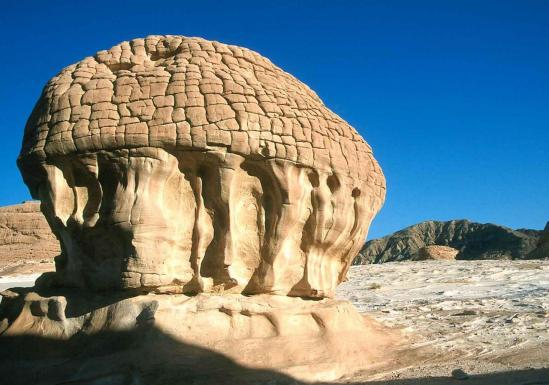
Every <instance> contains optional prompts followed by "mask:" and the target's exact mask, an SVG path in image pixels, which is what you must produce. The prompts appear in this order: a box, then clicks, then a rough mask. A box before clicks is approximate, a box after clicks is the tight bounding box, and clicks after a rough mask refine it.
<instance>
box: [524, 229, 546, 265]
mask: <svg viewBox="0 0 549 385" xmlns="http://www.w3.org/2000/svg"><path fill="white" fill-rule="evenodd" d="M528 259H549V222H547V224H546V225H545V229H543V233H542V234H541V236H540V237H539V241H538V243H537V245H536V248H535V249H534V250H532V252H531V253H530V254H528Z"/></svg>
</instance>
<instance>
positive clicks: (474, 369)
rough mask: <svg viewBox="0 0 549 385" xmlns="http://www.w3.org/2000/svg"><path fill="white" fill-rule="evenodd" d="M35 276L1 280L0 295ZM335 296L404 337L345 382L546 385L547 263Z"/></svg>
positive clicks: (388, 280) (481, 269)
mask: <svg viewBox="0 0 549 385" xmlns="http://www.w3.org/2000/svg"><path fill="white" fill-rule="evenodd" d="M38 275H39V274H36V272H35V274H19V275H15V276H14V275H10V276H2V277H0V291H1V290H4V289H6V288H8V287H14V286H32V285H33V283H34V280H35V279H36V278H37V276H38ZM337 295H338V297H339V298H342V299H349V300H350V301H352V302H353V304H354V305H355V306H356V307H357V308H358V309H359V311H360V312H362V313H364V314H365V315H366V314H367V315H368V316H370V317H372V318H374V319H375V320H377V321H378V322H380V323H382V324H384V325H386V326H388V327H390V328H392V329H395V330H397V331H399V332H400V333H402V337H403V343H402V347H401V348H399V351H398V354H395V356H396V359H395V362H393V363H391V364H390V365H389V366H387V367H385V368H383V369H381V370H379V369H376V371H375V372H363V373H358V374H355V375H353V376H352V377H349V378H346V379H343V380H342V381H343V382H350V383H354V384H357V383H364V382H369V381H373V382H372V383H374V384H395V385H396V384H402V385H416V384H417V385H421V384H426V385H427V384H433V385H435V384H454V383H456V382H460V381H459V380H457V379H453V378H452V377H451V372H452V371H453V370H454V369H458V368H459V369H462V370H463V371H464V372H466V373H467V374H469V375H470V378H469V379H468V380H466V383H467V384H469V385H473V384H494V385H499V384H502V385H503V384H509V385H510V384H517V385H542V384H547V385H549V369H547V368H549V331H548V329H549V261H451V262H447V261H422V262H396V263H385V264H382V265H364V266H353V267H352V268H351V270H350V272H349V276H348V280H347V282H344V283H343V284H342V285H341V286H340V287H339V289H338V293H337ZM541 368H546V369H545V370H542V371H540V369H541ZM487 373H505V374H502V375H501V376H499V377H497V376H496V377H493V376H491V377H487V378H485V377H482V375H485V374H487ZM514 373H515V374H514ZM479 375H481V376H479ZM414 379H416V380H414Z"/></svg>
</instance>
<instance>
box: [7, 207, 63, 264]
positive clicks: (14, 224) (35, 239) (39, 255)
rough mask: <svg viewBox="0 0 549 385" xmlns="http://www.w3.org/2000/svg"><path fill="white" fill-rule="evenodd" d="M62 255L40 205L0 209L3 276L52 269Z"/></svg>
mask: <svg viewBox="0 0 549 385" xmlns="http://www.w3.org/2000/svg"><path fill="white" fill-rule="evenodd" d="M59 252H60V250H59V242H58V241H57V239H56V238H55V236H54V235H53V233H52V232H51V229H50V227H49V226H48V223H47V222H46V219H45V218H44V216H43V215H42V213H41V212H40V203H39V202H24V203H22V204H18V205H12V206H5V207H0V275H7V274H14V273H28V272H36V271H44V270H46V271H47V270H51V269H52V264H53V258H54V257H55V256H57V255H59Z"/></svg>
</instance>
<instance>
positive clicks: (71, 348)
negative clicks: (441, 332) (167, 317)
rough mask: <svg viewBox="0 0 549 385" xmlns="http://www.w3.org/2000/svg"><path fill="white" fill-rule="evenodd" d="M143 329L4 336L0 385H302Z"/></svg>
mask: <svg viewBox="0 0 549 385" xmlns="http://www.w3.org/2000/svg"><path fill="white" fill-rule="evenodd" d="M147 329H148V330H136V331H130V332H115V333H101V334H95V335H75V336H74V337H72V338H71V339H69V340H66V341H61V340H52V339H46V338H43V337H34V336H11V337H6V336H3V337H1V338H0V383H2V384H13V385H19V384H22V385H23V384H24V385H29V384H35V385H46V384H47V385H53V384H57V385H61V384H63V385H69V384H81V385H100V384H101V385H160V384H166V385H168V384H170V385H177V384H192V385H195V384H196V385H198V384H235V385H236V384H258V385H259V384H266V385H275V384H276V385H284V384H288V385H289V384H295V385H298V384H305V382H301V381H297V380H295V379H293V378H291V377H288V376H285V375H283V374H280V373H276V372H274V371H270V370H259V369H250V368H246V367H243V366H241V365H239V364H237V363H236V362H234V361H233V360H231V359H229V358H227V357H225V356H223V355H221V354H218V353H215V352H212V351H210V350H207V349H204V348H200V347H197V346H192V345H188V344H184V343H181V342H179V341H176V340H174V339H173V338H171V337H170V336H168V335H166V334H164V333H162V332H161V331H159V330H158V329H156V328H155V327H148V328H147ZM346 383H350V382H346ZM351 383H353V382H351ZM360 383H363V382H360ZM354 384H357V385H358V384H359V383H358V382H356V383H354ZM368 384H369V385H439V384H440V385H456V384H465V385H481V384H482V385H511V384H512V385H542V384H543V385H546V384H549V369H537V370H521V371H511V372H504V373H491V374H485V375H478V376H471V377H470V378H469V379H468V380H465V381H460V380H456V379H453V378H450V377H447V378H442V377H428V378H420V379H395V380H387V381H373V382H368Z"/></svg>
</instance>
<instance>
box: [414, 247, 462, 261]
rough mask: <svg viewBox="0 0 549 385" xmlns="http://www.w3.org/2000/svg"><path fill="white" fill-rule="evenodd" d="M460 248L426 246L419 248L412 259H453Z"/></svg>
mask: <svg viewBox="0 0 549 385" xmlns="http://www.w3.org/2000/svg"><path fill="white" fill-rule="evenodd" d="M458 253H459V251H458V250H456V249H454V248H452V247H448V246H436V245H431V246H424V247H422V248H421V249H419V250H418V252H417V254H415V255H414V256H413V257H412V258H411V259H412V260H413V261H427V260H444V261H451V260H454V259H456V255H457V254H458Z"/></svg>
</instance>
